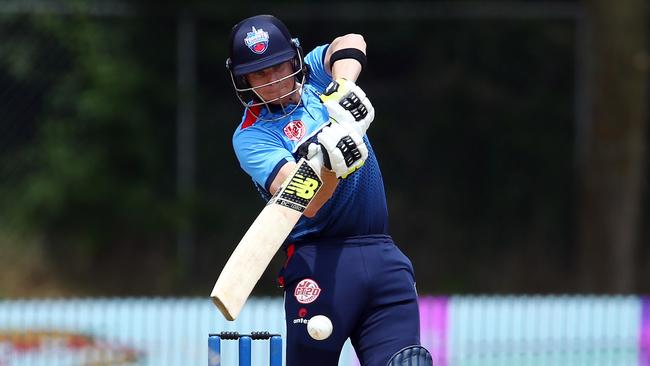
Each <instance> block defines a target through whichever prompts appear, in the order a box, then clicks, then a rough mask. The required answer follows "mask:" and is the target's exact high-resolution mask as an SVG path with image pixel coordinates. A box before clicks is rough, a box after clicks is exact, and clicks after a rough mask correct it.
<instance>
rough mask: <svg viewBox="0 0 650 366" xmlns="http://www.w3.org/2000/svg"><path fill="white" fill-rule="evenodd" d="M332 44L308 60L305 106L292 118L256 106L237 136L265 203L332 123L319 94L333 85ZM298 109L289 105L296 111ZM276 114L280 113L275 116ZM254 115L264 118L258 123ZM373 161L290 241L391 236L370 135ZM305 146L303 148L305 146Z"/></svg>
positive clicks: (343, 185) (345, 182)
mask: <svg viewBox="0 0 650 366" xmlns="http://www.w3.org/2000/svg"><path fill="white" fill-rule="evenodd" d="M327 47H328V45H323V46H319V47H317V48H315V49H314V50H313V51H311V52H309V53H308V54H307V55H306V56H305V63H306V64H308V65H309V67H310V72H309V78H308V80H307V82H306V84H305V85H304V87H303V93H302V104H301V105H300V106H298V108H296V110H295V111H294V112H293V113H291V114H290V115H288V116H285V117H283V118H281V119H277V120H271V119H274V118H277V117H278V116H281V115H282V113H283V112H282V110H281V108H278V110H277V111H273V110H272V111H271V112H269V111H268V110H267V109H266V108H263V107H262V108H257V109H256V110H254V111H253V112H254V113H251V111H250V110H249V109H246V110H245V111H244V116H243V118H242V122H241V123H240V125H239V126H238V127H237V130H236V131H235V133H234V135H233V147H234V149H235V154H236V155H237V159H238V160H239V163H240V165H241V167H242V169H244V171H245V172H246V173H248V175H250V176H251V177H252V179H253V181H254V182H255V185H256V186H257V187H258V190H259V191H260V193H261V194H262V197H263V198H264V199H265V200H268V199H269V198H270V197H271V195H270V194H269V188H270V186H271V183H272V182H273V180H274V179H275V177H276V176H277V174H278V171H279V170H280V168H282V166H283V165H284V164H286V163H287V162H289V161H293V162H295V161H297V160H298V159H300V157H301V154H303V153H304V151H303V149H304V148H302V149H301V148H300V147H301V146H307V145H308V142H309V141H310V140H311V141H313V140H314V139H315V137H316V134H318V132H319V131H320V130H321V129H322V128H323V127H324V126H325V125H326V124H327V123H328V118H329V117H328V113H327V108H325V106H323V104H322V103H321V101H320V99H319V95H320V94H321V93H322V92H323V91H324V90H325V88H326V87H327V86H328V85H329V83H330V82H332V78H331V76H330V75H328V74H327V72H326V71H325V66H324V58H325V52H326V51H327ZM293 107H294V106H287V107H285V108H288V110H291V109H292V108H293ZM276 114H277V115H276ZM255 115H257V116H260V117H263V118H264V119H260V120H258V119H257V118H256V117H255ZM364 141H365V142H366V145H367V146H368V159H367V160H366V163H365V164H364V166H363V167H362V168H361V169H360V170H359V171H357V172H355V173H354V174H352V175H350V176H349V177H348V178H346V179H343V180H341V181H340V182H339V185H338V187H337V188H336V191H335V192H334V194H333V195H332V197H331V198H330V199H329V200H328V201H327V202H326V203H325V205H323V207H322V208H321V209H320V210H319V211H318V213H317V214H316V216H314V217H313V218H307V217H304V216H303V217H302V218H301V219H300V221H299V222H298V224H297V225H296V227H295V228H294V230H293V231H292V232H291V234H290V235H289V238H288V239H287V242H286V243H305V242H313V241H320V240H323V239H334V238H340V239H344V238H348V237H358V236H366V235H377V234H387V233H388V212H387V208H386V196H385V193H384V184H383V180H382V177H381V172H380V170H379V165H378V164H377V159H376V157H375V153H374V151H373V150H372V147H371V146H370V142H369V141H368V139H367V137H364ZM303 144H304V145H303Z"/></svg>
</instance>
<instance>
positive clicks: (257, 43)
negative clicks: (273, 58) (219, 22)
mask: <svg viewBox="0 0 650 366" xmlns="http://www.w3.org/2000/svg"><path fill="white" fill-rule="evenodd" d="M252 28H253V29H252V30H251V31H250V32H248V33H246V38H244V43H246V46H248V48H250V50H251V51H253V52H254V53H257V54H258V55H259V54H262V53H264V51H266V49H267V48H268V47H269V33H268V32H265V31H264V30H263V29H262V28H260V29H255V27H252Z"/></svg>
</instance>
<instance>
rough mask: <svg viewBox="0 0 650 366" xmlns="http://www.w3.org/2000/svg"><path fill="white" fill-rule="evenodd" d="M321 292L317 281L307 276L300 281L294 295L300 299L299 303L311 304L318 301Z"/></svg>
mask: <svg viewBox="0 0 650 366" xmlns="http://www.w3.org/2000/svg"><path fill="white" fill-rule="evenodd" d="M320 293H321V289H320V287H318V284H317V283H316V281H314V280H312V279H311V278H305V279H304V280H302V281H300V282H298V285H296V290H295V291H294V292H293V296H295V297H296V300H298V302H299V303H301V304H309V303H312V302H314V301H316V299H318V296H319V295H320Z"/></svg>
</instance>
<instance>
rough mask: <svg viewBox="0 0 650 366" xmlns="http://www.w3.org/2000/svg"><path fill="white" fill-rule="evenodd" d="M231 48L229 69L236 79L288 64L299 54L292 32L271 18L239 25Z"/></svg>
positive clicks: (258, 17)
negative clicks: (286, 62)
mask: <svg viewBox="0 0 650 366" xmlns="http://www.w3.org/2000/svg"><path fill="white" fill-rule="evenodd" d="M229 44H230V58H229V59H228V60H229V61H228V62H227V66H228V69H229V70H230V71H231V72H232V73H233V75H234V76H236V77H238V76H242V75H245V74H248V73H250V72H253V71H257V70H262V69H265V68H267V67H271V66H273V65H277V64H280V63H282V62H285V61H289V60H291V59H293V58H295V57H296V56H297V54H298V53H297V48H298V45H297V44H296V40H294V39H292V38H291V34H290V33H289V29H287V27H286V26H285V25H284V23H282V22H281V21H280V20H279V19H278V18H276V17H274V16H272V15H256V16H254V17H250V18H247V19H244V20H242V21H241V22H239V23H237V24H236V25H235V26H234V27H233V28H232V31H231V33H230V41H229Z"/></svg>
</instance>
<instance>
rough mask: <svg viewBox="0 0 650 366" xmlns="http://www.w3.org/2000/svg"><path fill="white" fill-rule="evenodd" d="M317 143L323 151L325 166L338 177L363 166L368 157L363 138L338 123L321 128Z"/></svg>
mask: <svg viewBox="0 0 650 366" xmlns="http://www.w3.org/2000/svg"><path fill="white" fill-rule="evenodd" d="M318 143H319V144H320V145H321V151H323V158H324V159H323V160H324V161H325V167H326V168H328V169H331V170H332V171H333V172H334V173H335V174H336V176H337V177H338V178H346V177H347V176H348V175H350V174H351V173H352V172H354V171H356V170H357V169H359V168H360V167H361V166H363V164H364V163H365V161H366V159H367V158H368V147H367V146H366V144H365V143H364V142H363V139H362V138H361V137H360V136H359V135H358V134H357V133H355V132H354V131H348V130H347V129H345V128H344V127H343V126H341V125H339V124H332V125H330V126H327V127H325V128H323V130H322V131H321V132H320V133H319V134H318Z"/></svg>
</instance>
